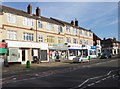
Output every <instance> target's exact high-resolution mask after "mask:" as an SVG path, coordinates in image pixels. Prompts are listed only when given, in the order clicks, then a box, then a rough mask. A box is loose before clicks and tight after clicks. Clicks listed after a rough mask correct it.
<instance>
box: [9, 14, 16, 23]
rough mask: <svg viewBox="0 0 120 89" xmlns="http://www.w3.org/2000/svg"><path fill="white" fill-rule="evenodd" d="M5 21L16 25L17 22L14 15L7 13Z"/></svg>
mask: <svg viewBox="0 0 120 89" xmlns="http://www.w3.org/2000/svg"><path fill="white" fill-rule="evenodd" d="M7 20H8V22H10V23H16V22H17V17H16V15H14V14H11V13H8V16H7Z"/></svg>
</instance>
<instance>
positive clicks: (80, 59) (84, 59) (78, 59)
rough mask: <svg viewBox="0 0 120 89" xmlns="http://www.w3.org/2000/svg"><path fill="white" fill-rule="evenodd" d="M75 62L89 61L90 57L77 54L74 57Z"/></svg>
mask: <svg viewBox="0 0 120 89" xmlns="http://www.w3.org/2000/svg"><path fill="white" fill-rule="evenodd" d="M73 62H74V63H77V62H81V63H82V62H89V59H88V57H86V56H77V57H75V58H73Z"/></svg>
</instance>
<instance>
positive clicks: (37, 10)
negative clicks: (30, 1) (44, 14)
mask: <svg viewBox="0 0 120 89" xmlns="http://www.w3.org/2000/svg"><path fill="white" fill-rule="evenodd" d="M36 16H40V8H39V7H37V9H36Z"/></svg>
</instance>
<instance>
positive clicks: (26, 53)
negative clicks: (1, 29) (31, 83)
mask: <svg viewBox="0 0 120 89" xmlns="http://www.w3.org/2000/svg"><path fill="white" fill-rule="evenodd" d="M6 42H7V43H8V62H9V63H21V64H26V62H27V61H28V60H29V61H30V62H34V61H35V60H38V61H39V60H40V47H41V45H40V44H39V43H35V42H21V41H9V40H6ZM35 58H36V59H35Z"/></svg>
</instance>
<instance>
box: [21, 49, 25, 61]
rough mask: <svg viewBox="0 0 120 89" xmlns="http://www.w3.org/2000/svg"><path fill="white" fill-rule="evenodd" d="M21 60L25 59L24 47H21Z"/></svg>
mask: <svg viewBox="0 0 120 89" xmlns="http://www.w3.org/2000/svg"><path fill="white" fill-rule="evenodd" d="M22 61H25V49H22Z"/></svg>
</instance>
